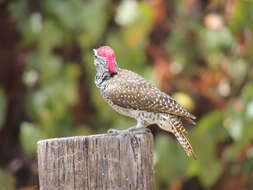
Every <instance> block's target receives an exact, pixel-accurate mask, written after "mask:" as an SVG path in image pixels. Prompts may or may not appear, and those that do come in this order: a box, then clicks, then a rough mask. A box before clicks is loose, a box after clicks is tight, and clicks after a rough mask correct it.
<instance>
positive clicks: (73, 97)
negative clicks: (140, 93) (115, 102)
mask: <svg viewBox="0 0 253 190" xmlns="http://www.w3.org/2000/svg"><path fill="white" fill-rule="evenodd" d="M168 7H170V8H171V9H172V10H167V9H166V8H168ZM8 9H9V12H10V15H11V17H12V18H13V20H15V23H16V25H17V30H18V31H19V32H20V34H21V46H22V48H23V49H24V50H26V52H27V53H26V56H25V64H26V66H25V70H24V72H23V74H22V76H23V77H22V80H23V83H24V84H25V85H26V88H27V93H26V97H25V98H26V102H25V104H26V107H25V109H26V110H25V113H26V115H27V118H28V119H27V121H25V122H22V123H21V124H20V133H19V137H20V143H21V145H22V147H23V149H24V151H25V153H26V155H27V156H28V157H32V156H35V153H36V142H37V141H38V140H40V139H44V138H51V137H62V136H71V135H89V134H94V133H99V132H100V133H101V132H102V133H104V132H105V131H106V130H107V129H109V128H127V127H130V126H133V125H135V121H133V120H131V119H129V118H126V117H123V116H120V115H118V114H117V113H116V112H115V111H113V110H112V109H111V108H110V107H109V106H108V105H107V104H106V103H105V102H104V101H103V99H102V98H101V96H100V94H99V91H98V89H97V88H96V87H95V85H94V83H93V79H94V76H95V68H94V65H93V57H92V48H95V47H98V46H100V45H104V44H106V45H110V46H111V47H113V49H114V50H115V53H116V57H117V62H118V63H119V65H120V67H122V68H127V69H130V70H134V71H135V72H137V73H139V74H141V75H142V76H144V77H145V78H147V79H148V80H149V81H151V82H153V83H155V84H159V85H160V86H161V87H163V88H164V90H165V91H166V92H168V93H170V94H173V93H174V92H178V93H174V96H173V97H174V98H175V99H177V100H178V101H179V102H180V103H181V104H182V105H183V106H185V107H186V108H187V109H188V110H190V111H192V112H193V113H194V114H196V115H197V116H198V117H199V118H198V122H197V125H196V126H195V127H194V128H193V129H192V130H190V134H189V138H190V142H192V145H193V147H194V149H195V151H196V154H197V160H192V159H189V158H187V157H186V155H185V153H184V152H183V149H182V148H181V147H180V145H179V144H178V143H177V142H176V141H175V140H173V139H172V138H171V137H168V135H165V134H162V135H161V134H158V135H156V136H155V147H154V149H155V154H154V156H155V157H154V160H155V169H156V172H155V175H156V176H155V178H156V189H164V190H165V189H169V187H171V186H172V185H173V184H175V183H178V181H179V183H180V184H184V183H185V182H186V181H187V180H190V179H197V181H198V182H199V185H200V187H201V188H202V189H226V188H225V186H226V184H228V183H229V182H230V181H232V180H233V179H234V178H232V176H234V175H239V176H242V178H243V180H242V182H241V181H240V180H239V177H238V181H240V182H238V183H242V184H240V187H244V188H245V189H252V188H253V183H252V181H253V180H252V179H253V146H252V142H253V128H252V126H253V83H252V79H253V69H252V62H253V56H252V55H253V54H252V52H253V45H252V44H253V35H252V34H253V11H252V10H253V1H252V0H245V1H239V0H238V1H217V0H210V1H205V2H204V1H203V2H202V1H197V0H194V1H182V0H180V1H163V0H161V1H157V2H155V1H136V0H121V1H117V2H114V1H109V0H103V1H101V0H90V1H83V0H53V1H52V0H44V1H34V2H32V1H29V0H20V1H13V2H12V3H10V4H9V6H8ZM82 94H84V95H82ZM83 96H85V97H87V99H85V100H82V98H83ZM83 101H87V102H83ZM81 104H82V105H85V106H87V105H89V107H85V106H84V107H85V108H83V109H84V110H85V111H83V112H81V113H85V114H83V115H82V118H83V119H82V121H78V119H77V116H76V115H77V114H76V111H75V108H76V107H78V105H81ZM6 109H7V103H6V97H5V95H4V91H3V90H2V89H0V127H1V125H2V124H3V123H4V120H5V113H6ZM91 115H92V116H93V117H90V116H91ZM0 129H1V128H0ZM0 172H1V173H0V180H1V179H4V178H5V175H3V174H2V173H3V171H0ZM6 176H7V175H6ZM224 176H226V177H224ZM7 178H8V177H7ZM12 180H13V179H12V178H11V181H12ZM222 182H223V183H222ZM234 183H235V185H232V186H234V187H238V186H237V185H238V184H237V181H236V182H234ZM1 186H4V188H5V189H13V188H12V187H11V185H10V186H8V182H6V185H5V184H4V183H1V182H0V189H1ZM182 187H183V185H181V189H182ZM189 189H190V188H189Z"/></svg>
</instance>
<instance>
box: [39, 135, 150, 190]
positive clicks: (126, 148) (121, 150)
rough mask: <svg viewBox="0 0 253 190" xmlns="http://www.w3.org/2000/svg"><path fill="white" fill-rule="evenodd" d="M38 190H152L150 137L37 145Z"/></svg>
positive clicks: (92, 138) (106, 137)
mask: <svg viewBox="0 0 253 190" xmlns="http://www.w3.org/2000/svg"><path fill="white" fill-rule="evenodd" d="M38 167H39V181H40V190H63V189H64V190H81V189H82V190H83V189H84V190H86V189H87V190H130V189H131V190H137V189H138V190H154V179H153V136H152V134H151V133H150V132H149V133H144V134H127V135H92V136H78V137H69V138H55V139H47V140H42V141H39V142H38Z"/></svg>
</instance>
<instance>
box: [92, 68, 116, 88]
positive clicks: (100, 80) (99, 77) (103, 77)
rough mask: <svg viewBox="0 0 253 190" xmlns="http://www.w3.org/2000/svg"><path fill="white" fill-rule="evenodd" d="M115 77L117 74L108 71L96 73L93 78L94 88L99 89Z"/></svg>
mask: <svg viewBox="0 0 253 190" xmlns="http://www.w3.org/2000/svg"><path fill="white" fill-rule="evenodd" d="M115 75H117V72H116V73H110V72H108V71H104V72H97V74H96V77H95V84H96V86H97V87H98V88H101V87H102V86H103V84H104V83H105V82H106V81H108V80H110V79H111V78H112V77H114V76H115Z"/></svg>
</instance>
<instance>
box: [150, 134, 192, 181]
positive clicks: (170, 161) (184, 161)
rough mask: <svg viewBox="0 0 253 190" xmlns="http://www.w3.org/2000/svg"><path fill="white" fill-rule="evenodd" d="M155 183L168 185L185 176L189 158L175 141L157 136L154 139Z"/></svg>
mask: <svg viewBox="0 0 253 190" xmlns="http://www.w3.org/2000/svg"><path fill="white" fill-rule="evenodd" d="M154 149H155V158H156V163H155V170H156V171H157V172H156V173H155V175H156V176H155V178H156V183H159V184H167V185H169V184H170V183H171V182H173V180H176V179H178V178H181V177H184V176H186V170H187V165H188V161H189V158H188V157H187V155H186V154H185V152H184V150H183V148H182V147H181V146H180V145H179V143H178V142H177V141H176V140H172V138H169V137H166V136H164V135H159V136H157V137H156V139H155V148H154Z"/></svg>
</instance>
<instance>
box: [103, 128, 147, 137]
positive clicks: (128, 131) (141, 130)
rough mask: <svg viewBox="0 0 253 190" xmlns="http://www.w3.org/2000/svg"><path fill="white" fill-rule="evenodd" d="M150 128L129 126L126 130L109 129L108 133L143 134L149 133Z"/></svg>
mask: <svg viewBox="0 0 253 190" xmlns="http://www.w3.org/2000/svg"><path fill="white" fill-rule="evenodd" d="M149 132H150V129H149V128H129V129H125V130H118V129H109V130H108V131H107V134H108V135H123V134H143V133H149Z"/></svg>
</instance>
